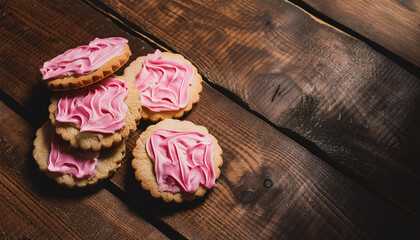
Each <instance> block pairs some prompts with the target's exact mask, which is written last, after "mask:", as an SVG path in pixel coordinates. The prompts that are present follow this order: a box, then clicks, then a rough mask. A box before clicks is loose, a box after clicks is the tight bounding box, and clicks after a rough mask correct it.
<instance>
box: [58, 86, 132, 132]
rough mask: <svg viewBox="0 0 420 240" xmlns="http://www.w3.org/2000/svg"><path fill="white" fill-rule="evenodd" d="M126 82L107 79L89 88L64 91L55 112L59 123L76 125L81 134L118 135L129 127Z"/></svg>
mask: <svg viewBox="0 0 420 240" xmlns="http://www.w3.org/2000/svg"><path fill="white" fill-rule="evenodd" d="M127 95H128V87H127V84H126V81H124V80H121V79H117V78H106V79H104V80H101V81H100V82H97V83H95V84H92V85H90V86H89V87H85V88H81V89H76V90H72V91H66V92H63V95H62V96H61V98H60V100H59V102H58V104H57V109H56V112H55V119H56V120H57V121H58V122H65V123H74V124H76V125H77V126H78V127H79V128H80V132H87V131H89V132H98V133H115V131H117V130H119V129H122V128H124V127H125V122H124V119H125V115H126V112H127V109H128V107H127V105H126V104H125V103H124V100H125V99H126V97H127Z"/></svg>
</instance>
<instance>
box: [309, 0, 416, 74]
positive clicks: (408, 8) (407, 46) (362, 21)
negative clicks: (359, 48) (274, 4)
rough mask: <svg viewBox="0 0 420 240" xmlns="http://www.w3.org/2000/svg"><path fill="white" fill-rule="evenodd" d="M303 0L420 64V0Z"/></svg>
mask: <svg viewBox="0 0 420 240" xmlns="http://www.w3.org/2000/svg"><path fill="white" fill-rule="evenodd" d="M303 2H305V3H307V4H308V5H310V6H311V7H313V8H314V9H315V10H317V11H319V12H320V13H322V14H325V15H326V16H328V17H330V18H332V19H334V20H335V21H337V22H339V23H340V24H343V25H344V26H346V27H348V28H350V29H352V30H354V31H356V32H358V33H360V34H361V35H363V36H365V37H367V38H369V39H370V40H372V41H374V42H376V43H378V44H380V45H382V46H384V47H385V48H387V49H389V50H390V51H392V52H394V53H395V54H397V55H399V56H401V57H403V58H405V59H407V60H408V61H411V62H412V63H413V64H415V65H417V66H418V67H420V26H419V24H420V1H416V0H382V1H374V0H371V1H362V0H351V1H340V0H321V1H320V0H303Z"/></svg>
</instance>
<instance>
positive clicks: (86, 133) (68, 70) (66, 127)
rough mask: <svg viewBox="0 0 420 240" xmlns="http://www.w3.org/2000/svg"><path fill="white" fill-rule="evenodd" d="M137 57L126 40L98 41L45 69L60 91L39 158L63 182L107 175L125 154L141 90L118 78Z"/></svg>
mask: <svg viewBox="0 0 420 240" xmlns="http://www.w3.org/2000/svg"><path fill="white" fill-rule="evenodd" d="M130 55H131V51H130V48H129V46H128V41H127V40H126V39H124V38H106V39H99V38H97V39H95V40H93V41H91V42H90V43H89V45H86V46H79V47H77V48H74V49H70V50H67V51H66V52H64V53H63V54H60V55H58V56H57V57H55V58H53V59H52V60H50V61H47V62H45V63H44V66H43V67H42V68H41V69H40V70H41V73H42V76H43V79H42V82H43V83H44V84H45V85H46V86H47V87H48V88H50V89H52V90H54V91H57V93H56V94H55V95H53V97H52V98H51V105H50V106H49V112H50V121H49V122H47V123H45V124H44V125H43V126H42V127H41V128H40V129H39V130H38V131H37V133H36V139H35V141H34V147H35V148H34V152H33V155H34V158H35V160H36V162H37V163H38V165H39V167H40V169H41V171H43V172H45V173H46V174H47V175H48V176H49V177H51V178H53V179H55V180H56V181H57V182H58V183H61V184H64V185H67V186H69V187H73V186H77V187H84V186H86V185H90V184H94V183H96V182H98V181H99V180H102V179H105V178H106V177H108V176H109V174H110V173H111V172H113V171H115V170H116V169H117V168H118V167H119V166H120V165H121V160H122V159H123V158H124V156H125V152H126V147H125V140H126V139H127V138H128V136H129V134H130V132H132V131H135V130H136V129H137V124H138V122H139V120H140V117H141V115H140V111H141V105H140V93H139V92H138V91H137V90H136V89H135V84H134V82H133V81H128V80H127V79H124V78H123V77H119V76H115V75H113V73H114V72H115V71H117V70H118V69H119V68H120V67H122V66H123V65H124V64H125V63H126V62H127V61H128V59H129V57H130Z"/></svg>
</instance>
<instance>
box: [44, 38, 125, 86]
mask: <svg viewBox="0 0 420 240" xmlns="http://www.w3.org/2000/svg"><path fill="white" fill-rule="evenodd" d="M127 43H128V41H127V39H124V38H120V37H112V38H103V39H100V38H96V39H95V40H93V41H91V42H90V43H89V45H83V46H79V47H77V48H73V49H69V50H67V51H66V52H64V53H63V54H60V55H58V56H57V57H55V58H53V59H51V60H50V61H47V62H45V63H44V65H43V67H42V68H41V69H40V71H41V73H42V79H43V80H47V79H51V78H56V77H60V76H71V75H77V76H80V75H85V74H89V73H91V72H93V71H95V70H98V69H99V68H100V67H102V66H103V65H104V64H105V63H106V62H108V61H109V60H111V59H112V58H114V57H116V56H119V55H121V54H122V53H123V52H124V49H125V46H126V44H127Z"/></svg>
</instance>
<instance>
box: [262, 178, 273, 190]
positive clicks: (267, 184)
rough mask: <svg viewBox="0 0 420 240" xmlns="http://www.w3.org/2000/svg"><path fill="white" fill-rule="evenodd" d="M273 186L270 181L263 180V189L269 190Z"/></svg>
mask: <svg viewBox="0 0 420 240" xmlns="http://www.w3.org/2000/svg"><path fill="white" fill-rule="evenodd" d="M272 186H273V182H272V181H271V180H270V179H265V180H264V187H266V188H271V187H272Z"/></svg>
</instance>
